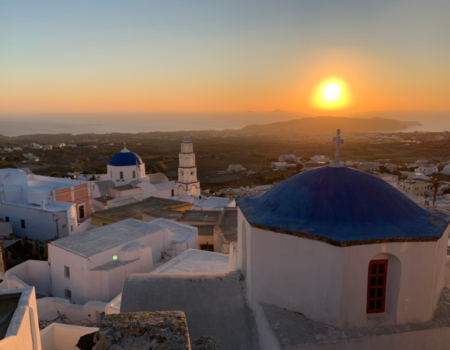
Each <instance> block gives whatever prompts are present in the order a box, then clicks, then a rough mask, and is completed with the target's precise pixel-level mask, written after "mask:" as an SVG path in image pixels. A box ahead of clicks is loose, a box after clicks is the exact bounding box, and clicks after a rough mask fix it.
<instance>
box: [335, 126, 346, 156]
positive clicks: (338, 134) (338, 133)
mask: <svg viewBox="0 0 450 350" xmlns="http://www.w3.org/2000/svg"><path fill="white" fill-rule="evenodd" d="M333 142H334V143H335V144H336V154H335V155H334V156H335V159H336V160H339V146H340V145H342V144H343V143H344V140H343V139H341V129H337V130H336V137H333Z"/></svg>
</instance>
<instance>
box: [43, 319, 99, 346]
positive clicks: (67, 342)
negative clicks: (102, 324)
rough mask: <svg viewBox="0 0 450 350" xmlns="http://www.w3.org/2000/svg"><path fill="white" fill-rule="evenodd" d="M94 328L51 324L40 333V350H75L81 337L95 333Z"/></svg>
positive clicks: (96, 329) (95, 329)
mask: <svg viewBox="0 0 450 350" xmlns="http://www.w3.org/2000/svg"><path fill="white" fill-rule="evenodd" d="M97 331H98V328H96V327H81V326H73V325H68V324H60V323H52V324H51V325H50V326H48V327H46V328H44V329H43V330H42V331H41V340H42V350H55V349H58V350H77V349H78V348H77V347H76V344H77V343H78V341H79V340H80V338H81V337H82V336H83V335H86V334H90V333H94V332H97Z"/></svg>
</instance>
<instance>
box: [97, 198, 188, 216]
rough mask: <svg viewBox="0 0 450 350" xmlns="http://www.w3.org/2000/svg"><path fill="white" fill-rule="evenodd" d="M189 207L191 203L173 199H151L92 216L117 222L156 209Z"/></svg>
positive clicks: (99, 212)
mask: <svg viewBox="0 0 450 350" xmlns="http://www.w3.org/2000/svg"><path fill="white" fill-rule="evenodd" d="M186 205H189V203H186V202H182V201H176V200H173V199H165V198H157V197H149V198H147V199H144V200H142V201H140V202H136V203H131V204H127V205H123V206H120V207H114V208H111V209H106V210H101V211H97V212H95V213H92V216H100V217H106V218H111V219H115V220H117V221H120V220H125V219H129V218H133V217H137V216H139V215H141V214H143V213H146V212H147V211H151V210H155V209H174V208H178V207H183V206H186Z"/></svg>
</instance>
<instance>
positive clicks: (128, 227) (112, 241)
mask: <svg viewBox="0 0 450 350" xmlns="http://www.w3.org/2000/svg"><path fill="white" fill-rule="evenodd" d="M164 228H168V229H169V230H170V231H171V232H173V234H174V235H173V239H176V240H177V241H178V242H179V243H182V242H184V241H186V240H187V239H188V238H190V237H192V236H193V235H194V234H196V233H197V229H196V228H195V227H190V226H188V225H183V224H180V223H177V222H173V221H169V220H166V219H156V220H154V221H152V222H144V221H139V220H135V219H128V220H124V221H119V222H116V223H114V224H111V225H107V226H103V227H99V228H97V229H94V230H88V231H85V232H82V233H78V234H76V235H73V236H69V237H66V238H62V239H58V240H56V241H53V242H51V244H52V245H54V246H57V247H59V248H62V249H65V250H67V251H69V252H71V253H74V254H77V255H80V256H82V257H85V258H88V257H90V256H93V255H96V254H99V253H101V252H105V251H107V250H110V249H113V248H115V247H118V246H121V245H123V244H126V243H128V242H131V241H134V240H136V239H139V238H142V237H144V236H147V235H150V234H152V233H155V232H157V231H160V230H162V229H164Z"/></svg>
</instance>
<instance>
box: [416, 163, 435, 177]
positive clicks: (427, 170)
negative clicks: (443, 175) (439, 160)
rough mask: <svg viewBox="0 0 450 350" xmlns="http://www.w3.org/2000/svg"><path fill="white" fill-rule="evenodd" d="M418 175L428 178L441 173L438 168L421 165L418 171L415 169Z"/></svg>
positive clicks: (430, 165)
mask: <svg viewBox="0 0 450 350" xmlns="http://www.w3.org/2000/svg"><path fill="white" fill-rule="evenodd" d="M415 172H416V173H422V174H425V175H426V176H429V175H432V174H436V173H439V170H438V167H437V166H436V165H433V164H423V165H420V166H419V167H418V168H417V169H415Z"/></svg>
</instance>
